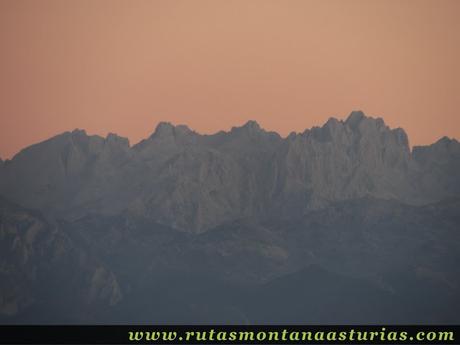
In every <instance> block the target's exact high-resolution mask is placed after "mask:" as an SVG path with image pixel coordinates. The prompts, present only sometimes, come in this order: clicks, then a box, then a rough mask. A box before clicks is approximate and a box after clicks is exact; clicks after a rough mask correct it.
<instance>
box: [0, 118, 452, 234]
mask: <svg viewBox="0 0 460 345" xmlns="http://www.w3.org/2000/svg"><path fill="white" fill-rule="evenodd" d="M459 173H460V158H459V143H458V142H457V141H455V140H450V139H447V138H445V139H442V140H440V141H438V142H437V143H435V144H433V145H431V146H425V147H415V148H414V150H413V152H411V150H410V147H409V141H408V138H407V135H406V133H405V132H404V130H402V129H400V128H396V129H390V128H389V127H388V126H386V125H385V123H384V121H383V120H382V119H380V118H377V119H376V118H372V117H367V116H366V115H365V114H364V113H362V112H361V111H354V112H352V113H351V114H350V116H349V117H348V118H347V119H346V120H345V121H340V120H337V119H334V118H331V119H329V120H328V121H327V122H326V123H325V124H324V126H322V127H314V128H312V129H309V130H306V131H304V132H303V133H298V134H296V133H292V134H291V135H289V136H288V137H287V138H281V137H280V136H279V135H278V134H277V133H273V132H266V131H265V130H263V129H262V128H260V126H259V125H258V124H257V123H256V122H254V121H249V122H248V123H246V124H245V125H243V126H241V127H234V128H232V129H231V130H230V131H229V132H218V133H216V134H213V135H200V134H198V133H196V132H194V131H192V130H191V129H189V128H188V127H186V126H183V125H179V126H174V125H172V124H170V123H165V122H162V123H160V124H158V126H157V128H156V129H155V131H154V133H153V134H152V135H151V136H150V137H149V138H148V139H145V140H143V141H141V142H140V143H138V144H136V145H134V146H132V147H131V146H130V145H129V142H128V140H127V139H125V138H121V137H119V136H117V135H115V134H109V135H108V136H107V137H106V138H102V137H99V136H88V135H87V134H86V133H85V132H84V131H82V130H75V131H73V132H71V133H69V132H67V133H64V134H61V135H58V136H56V137H54V138H51V139H49V140H47V141H45V142H42V143H39V144H36V145H33V146H31V147H28V148H26V149H24V150H23V151H21V152H20V153H19V154H17V155H16V156H15V157H14V158H13V159H12V160H11V161H8V162H7V163H4V164H3V167H2V168H1V169H0V194H1V195H4V196H6V197H8V198H9V199H10V200H13V201H15V202H17V203H19V204H21V205H24V206H27V207H32V208H37V209H40V210H41V211H43V212H44V213H45V214H50V215H56V216H57V217H59V218H63V219H69V220H70V219H78V218H79V217H82V216H85V215H87V214H91V213H98V214H106V215H114V214H119V213H121V212H127V213H129V214H133V215H138V216H142V217H146V218H149V219H152V220H154V221H157V222H159V223H161V224H164V225H166V226H170V227H172V228H175V229H178V230H180V231H185V232H192V233H200V232H205V231H207V230H209V229H211V228H213V227H215V226H218V225H220V224H224V223H226V222H230V221H234V220H237V219H241V218H247V217H265V216H266V215H267V214H270V215H273V214H278V215H280V216H283V217H284V216H285V217H291V216H293V215H299V214H303V213H305V212H307V211H308V210H311V209H317V208H322V207H326V206H327V205H328V204H330V203H332V202H337V201H341V200H352V199H355V198H361V197H365V196H371V197H375V198H383V199H395V200H399V201H402V202H404V203H408V204H414V205H419V204H425V203H429V202H435V201H439V200H442V199H444V198H447V197H453V196H458V195H460V184H459V181H458V178H457V177H456V176H459Z"/></svg>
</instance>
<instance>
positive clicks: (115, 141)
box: [105, 133, 129, 148]
mask: <svg viewBox="0 0 460 345" xmlns="http://www.w3.org/2000/svg"><path fill="white" fill-rule="evenodd" d="M105 142H106V143H107V144H108V145H110V146H117V147H123V148H129V140H128V138H124V137H120V136H119V135H117V134H114V133H109V134H108V135H107V137H106V138H105Z"/></svg>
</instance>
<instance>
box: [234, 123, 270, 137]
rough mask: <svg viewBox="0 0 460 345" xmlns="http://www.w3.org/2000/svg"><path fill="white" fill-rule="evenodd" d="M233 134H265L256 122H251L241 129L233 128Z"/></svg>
mask: <svg viewBox="0 0 460 345" xmlns="http://www.w3.org/2000/svg"><path fill="white" fill-rule="evenodd" d="M230 132H231V133H246V134H249V135H252V134H258V133H263V132H265V131H264V130H263V129H262V128H261V127H260V126H259V124H258V123H257V122H256V121H254V120H249V121H248V122H246V123H245V124H244V125H243V126H241V127H232V129H231V131H230Z"/></svg>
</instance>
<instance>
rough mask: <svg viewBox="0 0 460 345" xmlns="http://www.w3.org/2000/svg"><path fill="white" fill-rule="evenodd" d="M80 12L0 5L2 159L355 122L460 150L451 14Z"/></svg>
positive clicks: (357, 6)
mask: <svg viewBox="0 0 460 345" xmlns="http://www.w3.org/2000/svg"><path fill="white" fill-rule="evenodd" d="M82 1H83V3H81V2H80V1H75V0H72V1H67V2H66V4H65V5H63V4H62V2H61V1H59V0H42V1H40V2H39V3H37V2H36V1H33V0H24V1H20V2H17V1H10V0H3V1H1V2H0V23H1V27H0V47H1V48H2V52H3V54H2V55H1V56H0V75H1V76H2V78H1V79H0V157H2V158H3V159H5V158H11V157H12V155H13V154H15V153H17V152H18V151H19V149H21V148H23V147H25V146H27V145H29V144H30V143H34V142H39V141H42V140H45V139H46V138H49V137H51V136H54V135H56V134H57V133H62V132H64V131H66V130H68V129H72V128H85V129H86V130H87V132H88V133H99V134H101V135H102V136H104V137H105V136H106V134H107V133H108V132H114V133H119V134H120V135H124V136H127V137H129V138H130V141H131V142H133V143H134V142H138V141H140V140H141V139H142V138H145V137H146V136H148V135H149V134H150V132H151V131H152V129H153V128H150V126H152V125H154V124H157V123H159V122H160V121H161V120H164V119H166V120H168V121H171V122H173V123H186V124H188V125H189V126H190V127H191V128H194V129H195V130H197V131H198V132H200V133H214V132H217V131H219V130H229V129H230V128H231V127H232V126H234V125H236V124H238V125H239V124H241V123H244V122H245V121H246V120H247V119H254V120H256V121H258V122H259V123H260V124H261V125H262V126H263V127H264V128H267V129H268V130H274V131H277V132H279V133H281V134H282V135H283V136H286V135H288V134H289V132H290V131H291V130H303V128H309V127H312V126H314V125H319V124H321V123H322V122H323V121H326V120H327V118H328V117H329V116H331V115H334V116H338V117H339V118H341V119H345V118H344V117H345V116H346V115H348V114H346V113H347V112H348V111H350V110H352V109H362V110H364V111H365V112H366V113H371V114H379V115H381V116H384V118H385V122H386V123H388V124H389V125H391V126H392V127H394V126H401V127H403V128H405V130H406V131H407V133H408V134H409V135H410V137H411V143H412V144H415V145H426V144H428V143H431V142H434V141H435V140H436V139H437V138H439V137H441V136H443V135H447V136H449V137H456V138H457V139H458V138H459V137H460V122H459V114H458V109H459V108H460V106H459V102H458V97H457V95H458V94H460V83H459V82H458V81H459V80H460V68H459V66H458V61H459V60H460V48H459V45H458V42H459V40H460V24H459V21H458V20H457V18H458V17H459V15H460V4H459V2H458V1H456V0H439V1H440V2H439V1H432V0H419V1H417V2H411V1H406V0H398V1H384V0H382V1H373V2H368V1H365V0H350V1H348V2H347V4H346V5H344V4H343V3H342V2H341V1H338V0H328V1H322V0H309V1H302V0H291V1H287V2H284V1H278V0H253V1H249V2H247V1H234V2H233V1H232V2H225V3H224V2H223V1H222V2H215V1H210V0H196V1H194V2H189V1H186V0H158V1H154V2H152V1H145V0H138V1H135V2H134V3H133V2H132V1H127V0H112V1H109V0H101V1H97V2H93V1H88V0H82ZM115 24H116V25H115Z"/></svg>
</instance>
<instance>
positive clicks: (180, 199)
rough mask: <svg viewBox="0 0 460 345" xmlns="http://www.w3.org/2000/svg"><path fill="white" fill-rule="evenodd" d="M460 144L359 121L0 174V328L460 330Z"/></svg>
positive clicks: (50, 143)
mask: <svg viewBox="0 0 460 345" xmlns="http://www.w3.org/2000/svg"><path fill="white" fill-rule="evenodd" d="M459 176H460V143H459V142H458V141H456V140H454V139H449V138H442V139H440V140H439V141H438V142H436V143H434V144H432V145H429V146H417V147H414V148H413V150H412V151H411V150H410V146H409V141H408V138H407V135H406V134H405V132H404V130H402V129H400V128H397V129H390V128H389V127H388V126H386V125H385V123H384V121H383V120H382V119H380V118H377V119H375V118H371V117H367V116H365V115H364V114H363V113H362V112H360V111H355V112H352V113H351V114H350V116H349V117H348V118H347V119H346V120H345V121H340V120H337V119H334V118H331V119H329V120H328V121H327V122H326V123H325V124H324V126H322V127H314V128H312V129H309V130H305V131H304V132H303V133H291V134H290V135H289V136H287V137H286V138H282V137H281V136H280V135H278V134H277V133H274V132H267V131H265V130H263V129H262V128H260V126H259V125H258V124H257V123H256V122H254V121H249V122H248V123H246V124H245V125H243V126H242V127H234V128H232V129H231V130H230V131H229V132H223V131H222V132H218V133H216V134H213V135H200V134H198V133H196V132H194V131H193V130H191V129H189V128H188V127H186V126H183V125H179V126H174V125H172V124H169V123H160V124H158V126H157V128H156V129H155V131H154V133H153V134H152V135H151V136H150V137H149V138H147V139H145V140H142V141H141V142H140V143H138V144H136V145H134V146H130V144H129V142H128V140H127V139H125V138H122V137H119V136H117V135H116V134H109V135H108V136H107V137H106V138H102V137H100V136H89V135H87V134H86V133H85V131H83V130H75V131H73V132H66V133H63V134H61V135H58V136H55V137H53V138H51V139H49V140H46V141H44V142H41V143H39V144H36V145H33V146H30V147H28V148H26V149H24V150H22V151H21V152H20V153H18V154H17V155H16V156H15V157H14V158H13V159H11V160H7V161H5V162H2V161H1V160H0V195H1V197H0V252H1V254H0V267H1V270H0V322H3V323H24V322H30V323H37V322H38V323H50V322H51V323H52V322H58V323H78V322H85V323H87V322H95V323H97V322H170V323H202V322H207V323H272V322H275V323H324V322H326V323H350V322H356V323H363V322H369V323H372V322H373V323H377V322H386V323H395V322H398V323H429V322H431V323H458V322H459V321H460V318H459V314H458V310H459V309H460V268H459V265H458V262H460V232H459V229H460V178H459Z"/></svg>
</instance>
